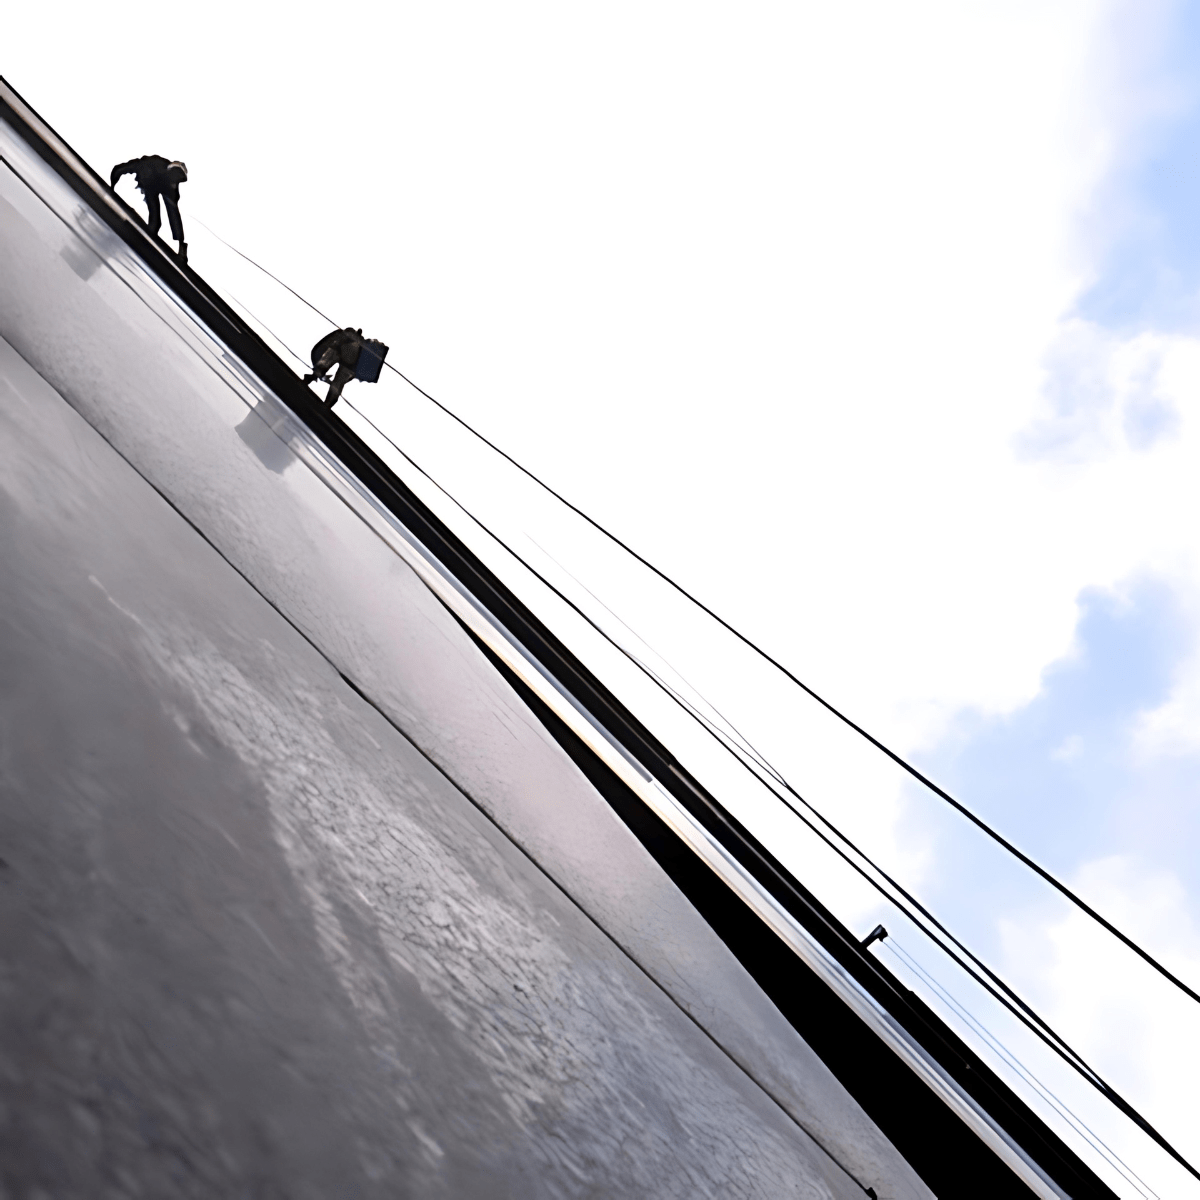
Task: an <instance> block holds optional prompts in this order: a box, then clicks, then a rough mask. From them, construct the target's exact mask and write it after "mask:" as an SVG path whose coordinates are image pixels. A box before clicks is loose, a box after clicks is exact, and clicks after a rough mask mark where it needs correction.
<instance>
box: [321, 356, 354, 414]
mask: <svg viewBox="0 0 1200 1200" xmlns="http://www.w3.org/2000/svg"><path fill="white" fill-rule="evenodd" d="M353 378H354V368H353V367H347V366H345V365H339V366H338V369H337V374H336V375H335V376H334V377H333V382H332V383H331V384H330V385H329V391H327V392H326V393H325V407H326V408H332V407H333V406H334V405H335V404H336V403H337V402H338V398H339V397H340V396H341V394H342V388H344V387H345V386H346V384H348V383H349V382H350V380H352V379H353Z"/></svg>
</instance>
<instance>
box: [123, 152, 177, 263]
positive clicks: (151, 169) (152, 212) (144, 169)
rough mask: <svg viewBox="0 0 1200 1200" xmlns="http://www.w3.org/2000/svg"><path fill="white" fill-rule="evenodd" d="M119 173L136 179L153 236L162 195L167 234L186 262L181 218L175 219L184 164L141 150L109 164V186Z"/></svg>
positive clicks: (155, 231) (157, 222) (157, 228)
mask: <svg viewBox="0 0 1200 1200" xmlns="http://www.w3.org/2000/svg"><path fill="white" fill-rule="evenodd" d="M122 175H132V176H133V177H134V178H135V179H136V180H137V185H138V190H139V191H140V192H141V193H142V195H143V196H144V197H145V198H146V212H147V218H146V223H147V224H148V225H149V226H150V232H151V233H152V234H153V235H154V236H155V237H158V231H159V228H160V227H161V226H162V215H161V213H160V212H159V208H158V200H159V197H160V196H161V197H162V202H163V204H165V205H166V208H167V220H168V221H169V222H170V223H171V236H172V237H173V238H174V239H175V240H176V241H177V242H178V243H179V257H180V258H181V259H182V260H183V261H184V262H187V242H185V241H184V240H183V222H182V221H181V220H180V219H179V185H180V184H181V183H186V182H187V167H186V166H185V165H184V164H183V163H181V162H171V160H170V159H167V158H163V156H162V155H161V154H145V155H143V156H142V157H141V158H131V159H130V160H129V161H128V162H124V163H119V164H118V165H117V166H115V167H113V169H112V175H111V177H110V180H109V182H110V183H111V184H112V186H113V187H116V186H117V180H118V179H120V178H121V176H122Z"/></svg>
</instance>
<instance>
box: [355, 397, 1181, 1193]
mask: <svg viewBox="0 0 1200 1200" xmlns="http://www.w3.org/2000/svg"><path fill="white" fill-rule="evenodd" d="M343 401H344V402H345V404H346V405H347V406H348V407H349V408H350V409H351V411H352V412H354V413H356V414H357V415H358V416H359V417H360V418H361V419H362V420H363V421H365V422H366V423H367V424H368V425H370V427H371V428H372V429H373V430H375V432H376V433H377V434H378V435H379V436H380V437H381V438H383V440H384V441H386V442H387V443H388V445H389V446H391V447H392V448H393V449H394V450H395V451H396V453H397V454H399V455H400V456H401V457H402V458H404V460H405V461H406V462H407V463H409V465H410V466H412V467H413V469H414V470H416V471H418V472H419V473H420V474H421V475H422V476H424V477H425V478H426V479H427V480H429V482H430V483H431V484H433V486H434V487H435V488H437V490H438V491H439V492H441V493H442V494H443V495H444V496H445V497H446V498H447V499H448V500H449V501H450V502H451V503H452V504H454V505H455V506H456V507H457V508H458V509H459V510H460V511H461V512H462V513H463V514H464V515H465V516H466V517H468V518H469V519H470V520H471V521H472V522H474V523H475V524H476V525H478V526H479V528H480V529H482V530H483V532H484V533H485V534H487V536H488V537H490V538H491V539H492V540H493V541H494V542H496V544H497V545H499V546H501V547H502V548H503V549H504V550H505V551H506V552H507V553H508V554H509V555H511V556H512V557H513V558H514V559H515V560H516V561H517V562H519V563H520V564H521V566H523V567H524V568H525V569H526V570H527V571H528V572H529V573H530V574H531V575H533V576H534V578H535V579H537V580H538V581H539V582H541V583H542V584H543V585H544V586H545V587H546V588H548V589H549V590H550V591H551V592H552V593H553V594H554V595H555V596H557V597H558V598H559V599H560V600H561V601H562V602H563V603H564V604H566V605H567V606H568V607H569V608H571V609H572V610H573V611H574V612H575V613H576V614H577V615H578V616H579V617H580V618H581V619H582V620H584V621H585V622H587V624H588V625H590V626H591V627H592V628H593V629H594V630H595V631H596V632H597V633H598V634H599V635H600V636H601V637H602V638H604V639H605V640H606V641H607V642H609V644H610V645H612V646H613V647H614V648H615V649H616V650H618V651H619V652H620V653H621V654H623V655H624V656H625V657H626V658H627V659H629V661H630V662H632V663H633V664H634V665H635V666H636V667H637V668H638V669H639V670H641V671H642V672H643V673H644V674H645V675H646V676H647V677H648V678H650V679H651V680H652V681H653V682H655V683H656V684H657V685H658V686H659V687H660V688H662V690H663V691H664V692H665V693H666V694H667V695H669V696H670V697H671V698H672V699H673V700H675V702H676V703H677V704H679V705H680V707H682V708H683V709H684V711H685V712H687V713H689V715H691V716H692V718H693V719H694V720H696V721H697V722H699V723H700V725H701V726H702V727H703V728H704V729H706V730H707V732H708V733H709V735H710V736H711V737H713V738H714V739H715V740H717V741H718V742H719V743H720V744H721V745H722V746H723V747H724V748H725V750H726V751H727V752H728V753H729V754H731V755H733V757H734V758H735V759H736V760H737V761H738V762H739V763H741V765H742V766H743V767H744V768H745V769H746V770H748V771H751V773H752V774H754V776H755V778H757V779H758V780H759V782H761V783H762V784H763V786H764V787H766V788H767V789H768V790H769V791H770V792H771V793H772V795H774V796H775V797H776V798H777V799H778V800H780V801H781V802H782V803H783V804H785V805H786V806H787V808H788V809H789V810H790V811H791V812H792V813H794V814H795V816H796V817H797V818H799V820H800V821H802V822H803V823H804V824H805V825H806V826H807V827H808V828H809V829H810V830H811V831H812V832H813V833H815V834H816V835H817V837H819V838H820V839H821V840H822V841H823V842H824V843H825V844H826V845H827V846H828V847H829V848H830V849H831V850H833V852H834V853H835V854H837V855H838V856H839V857H840V858H841V859H842V860H843V861H844V862H845V863H846V864H847V865H848V866H849V867H850V868H851V869H852V870H854V871H856V872H857V873H858V874H859V875H861V876H862V878H863V879H865V880H866V881H867V882H868V883H869V884H870V885H871V886H872V887H874V888H875V890H876V891H878V892H879V894H880V895H882V896H883V897H884V898H885V899H886V900H887V901H888V902H889V903H890V904H892V905H894V906H895V907H896V908H897V909H899V911H900V912H902V913H903V914H904V916H905V917H906V918H907V919H908V920H909V921H911V922H912V924H913V925H914V926H915V927H916V928H917V929H919V930H920V931H921V932H922V933H923V934H925V936H926V937H928V938H929V940H930V941H931V942H933V944H934V945H936V946H937V947H938V948H939V949H940V950H941V951H942V952H943V953H944V954H946V955H947V956H948V957H950V958H951V959H952V960H953V961H954V962H955V963H957V964H958V966H960V967H961V968H962V969H963V970H964V971H965V972H966V973H967V974H968V975H970V976H971V978H972V979H974V980H975V982H976V983H978V984H979V985H980V986H981V987H982V988H983V989H984V990H985V991H987V992H988V994H989V995H991V996H992V998H993V999H995V1000H997V1001H998V1002H999V1003H1000V1004H1001V1005H1002V1006H1003V1007H1004V1008H1005V1009H1007V1010H1008V1011H1009V1012H1010V1013H1011V1014H1012V1015H1013V1016H1015V1017H1016V1018H1017V1019H1018V1020H1019V1021H1020V1022H1021V1023H1022V1024H1023V1025H1025V1026H1026V1028H1028V1029H1029V1030H1030V1031H1031V1032H1032V1033H1033V1034H1034V1035H1035V1036H1036V1037H1038V1038H1039V1039H1040V1040H1041V1041H1042V1042H1044V1043H1045V1044H1046V1045H1047V1046H1048V1047H1049V1048H1050V1049H1051V1050H1053V1051H1054V1052H1055V1053H1056V1054H1057V1055H1058V1056H1059V1057H1060V1058H1061V1059H1062V1060H1063V1061H1064V1062H1065V1063H1067V1065H1068V1066H1070V1067H1072V1068H1073V1069H1074V1070H1075V1071H1076V1072H1077V1073H1078V1074H1079V1075H1080V1076H1082V1078H1084V1079H1085V1080H1086V1081H1087V1082H1088V1083H1090V1084H1091V1085H1092V1087H1094V1088H1095V1089H1096V1090H1097V1091H1098V1092H1099V1093H1100V1094H1101V1095H1102V1096H1104V1098H1105V1099H1106V1100H1108V1101H1109V1103H1110V1104H1112V1105H1113V1106H1114V1107H1115V1108H1117V1109H1118V1110H1119V1111H1120V1112H1122V1113H1123V1114H1124V1115H1125V1116H1127V1117H1128V1118H1129V1119H1130V1120H1131V1121H1133V1122H1134V1124H1135V1125H1137V1126H1138V1128H1140V1129H1141V1130H1142V1131H1143V1132H1144V1133H1145V1134H1147V1136H1149V1137H1150V1138H1151V1139H1152V1140H1153V1141H1154V1142H1156V1143H1157V1144H1158V1145H1159V1146H1160V1147H1161V1148H1162V1149H1163V1150H1165V1151H1166V1152H1167V1153H1168V1154H1169V1155H1170V1156H1171V1157H1172V1158H1173V1159H1175V1161H1176V1162H1178V1163H1179V1164H1180V1165H1181V1166H1182V1167H1183V1168H1184V1169H1185V1170H1187V1171H1188V1172H1189V1173H1190V1174H1192V1175H1193V1176H1195V1177H1196V1178H1197V1179H1200V1171H1197V1169H1196V1168H1195V1167H1193V1166H1192V1164H1191V1163H1190V1162H1188V1160H1187V1159H1186V1158H1184V1157H1183V1155H1182V1154H1181V1153H1180V1152H1179V1151H1178V1150H1176V1149H1175V1147H1174V1146H1172V1145H1171V1143H1170V1142H1168V1141H1167V1139H1166V1138H1165V1137H1164V1136H1163V1135H1162V1134H1161V1133H1159V1132H1158V1130H1157V1129H1155V1127H1154V1126H1153V1125H1151V1124H1150V1122H1149V1121H1148V1120H1147V1119H1146V1118H1145V1117H1143V1116H1142V1114H1141V1113H1140V1112H1138V1111H1137V1109H1135V1108H1134V1107H1133V1105H1131V1104H1130V1103H1129V1101H1127V1100H1126V1099H1125V1098H1124V1097H1123V1096H1122V1095H1121V1094H1120V1093H1119V1092H1118V1091H1117V1090H1116V1089H1115V1088H1114V1087H1112V1085H1111V1084H1109V1083H1107V1082H1106V1081H1105V1080H1104V1079H1103V1078H1102V1077H1101V1076H1100V1074H1099V1073H1098V1072H1097V1071H1096V1070H1095V1069H1094V1068H1093V1067H1091V1066H1089V1065H1088V1063H1087V1062H1086V1061H1085V1060H1084V1058H1083V1057H1082V1056H1081V1055H1080V1054H1079V1053H1078V1052H1077V1051H1075V1050H1073V1049H1072V1048H1071V1046H1070V1045H1069V1044H1068V1043H1067V1042H1066V1041H1065V1040H1064V1039H1063V1038H1062V1037H1061V1035H1059V1034H1058V1033H1056V1032H1055V1030H1054V1029H1053V1028H1051V1026H1050V1025H1049V1024H1047V1023H1046V1021H1044V1020H1043V1019H1042V1018H1041V1017H1040V1016H1039V1015H1038V1014H1037V1013H1036V1012H1035V1011H1034V1010H1033V1009H1032V1008H1031V1007H1030V1006H1029V1005H1028V1004H1026V1003H1025V1001H1024V1000H1022V999H1021V997H1020V996H1018V995H1017V993H1016V992H1015V991H1013V989H1012V988H1011V987H1009V986H1008V984H1006V983H1005V982H1004V981H1003V980H1002V979H1001V978H1000V977H999V976H998V975H997V974H996V973H995V972H994V971H992V970H991V968H990V967H988V966H987V965H986V964H985V963H984V962H982V961H981V960H980V959H979V958H978V957H977V956H976V955H975V954H974V953H973V952H972V951H971V950H969V949H968V948H967V947H966V946H965V945H964V944H963V943H962V942H960V941H959V939H958V938H956V937H955V936H954V935H953V934H952V933H950V932H949V930H947V929H946V927H945V926H944V925H942V923H941V922H940V921H939V920H938V919H937V918H936V917H934V916H933V915H932V914H931V913H930V912H929V910H928V909H926V908H925V906H924V905H922V904H921V903H920V902H919V901H918V900H916V899H915V897H913V896H912V895H911V894H910V893H909V892H908V891H907V890H906V889H905V888H903V887H902V886H901V885H900V884H898V883H896V881H895V880H894V879H892V877H891V876H890V875H889V874H888V873H887V872H886V871H884V870H883V869H882V868H881V867H879V866H878V865H877V864H875V863H874V862H873V861H872V860H871V858H870V857H869V856H868V855H867V854H865V853H864V852H863V851H862V850H860V849H859V848H858V847H857V846H856V845H855V844H854V843H853V842H852V841H851V840H850V839H849V838H848V837H847V836H846V835H845V834H843V833H841V832H840V831H839V830H837V828H836V827H835V826H834V825H833V824H832V823H831V822H829V821H828V820H827V819H826V818H825V817H823V816H821V814H820V813H819V812H817V810H816V809H815V808H813V806H812V805H811V804H810V803H809V802H808V801H806V800H804V799H803V798H802V797H801V796H800V795H799V793H797V792H796V791H795V789H793V788H792V787H791V785H790V784H788V783H787V782H786V780H782V776H779V775H778V772H776V771H775V769H774V768H773V767H770V765H769V764H766V763H765V760H761V761H762V762H763V763H764V764H765V766H766V768H767V769H769V770H770V771H771V773H772V774H773V775H775V776H776V777H777V778H780V779H781V780H782V784H783V786H784V787H785V788H787V790H788V791H790V792H791V793H792V794H793V795H794V796H796V798H797V799H798V800H800V802H801V803H802V804H804V806H805V807H806V808H808V809H809V810H810V811H812V812H813V813H814V815H815V816H817V817H818V819H819V820H821V822H822V823H823V824H825V825H826V826H827V827H828V828H829V829H830V830H832V831H833V832H834V833H835V834H836V836H837V837H838V838H840V839H841V840H842V841H843V842H845V844H846V845H847V846H849V847H850V848H851V849H852V850H853V851H854V853H855V854H857V855H858V856H859V857H860V858H861V859H862V860H863V861H864V862H866V863H867V864H868V865H869V866H870V867H871V868H872V869H873V870H875V871H877V872H878V873H879V874H880V875H881V876H883V878H884V879H886V880H887V881H888V883H889V884H890V885H891V886H893V887H894V888H895V889H896V890H897V891H898V892H899V893H900V894H901V895H902V896H904V897H905V898H906V899H907V900H908V901H909V902H910V903H912V904H913V905H914V907H915V908H917V910H918V911H919V912H921V913H922V914H923V915H924V916H925V917H926V918H927V919H928V920H929V921H930V922H932V924H933V925H934V926H935V927H936V928H937V929H938V930H939V931H941V932H942V933H943V934H944V935H945V936H946V937H947V938H948V939H949V940H950V941H951V942H952V943H953V944H954V945H955V946H956V947H957V948H958V949H959V950H961V951H962V952H963V954H965V955H966V956H967V958H968V959H970V962H971V963H974V964H976V965H977V967H978V968H979V970H976V969H975V968H974V967H973V966H972V965H970V963H968V962H965V961H964V960H963V959H962V958H961V957H960V956H959V954H958V953H956V952H955V950H953V949H951V948H950V947H949V946H947V945H946V944H945V942H943V941H942V939H941V938H939V937H937V936H936V935H935V934H933V933H932V932H931V931H930V930H929V929H928V928H927V927H926V926H925V925H924V924H923V923H922V922H921V921H920V920H919V919H918V918H917V917H915V916H914V915H913V913H912V912H911V911H909V909H908V908H906V907H905V905H904V904H902V903H901V902H900V901H898V900H897V899H896V898H895V896H892V895H889V894H888V892H887V890H886V889H885V888H884V887H883V886H882V885H881V884H880V883H879V882H878V880H876V879H874V878H872V876H871V875H870V874H869V873H868V872H867V871H865V870H864V869H863V868H862V866H861V865H859V864H858V863H856V862H854V861H853V859H851V857H850V856H849V855H848V854H847V853H846V852H845V851H844V850H842V849H841V848H840V847H839V846H837V845H835V844H834V843H833V842H832V841H831V840H830V838H829V837H827V836H826V835H825V834H824V833H822V832H821V830H819V829H818V828H817V827H816V826H815V825H814V824H813V823H812V822H811V821H810V820H809V819H808V818H807V817H805V815H804V814H803V813H801V812H800V811H799V810H798V809H797V808H796V806H795V805H794V804H792V803H791V802H790V801H789V800H788V799H787V797H786V796H783V795H782V794H781V793H780V792H778V791H776V789H775V788H773V787H772V786H771V785H770V784H769V783H767V782H766V780H764V779H762V777H761V776H760V775H758V774H757V772H754V771H753V769H752V768H751V767H750V765H749V763H747V762H746V760H745V759H744V758H743V756H742V754H741V753H740V752H739V748H737V747H735V746H731V745H730V744H729V742H728V740H727V739H726V738H725V737H724V736H723V735H722V733H721V732H720V730H718V729H717V728H716V727H715V726H713V725H712V723H711V722H709V721H708V720H707V719H706V718H705V717H704V716H703V714H702V713H700V712H698V711H697V710H696V709H695V708H694V707H693V706H692V705H691V704H690V703H689V702H688V701H687V700H686V698H684V697H683V696H681V695H679V694H678V693H677V692H676V691H675V689H674V688H672V687H671V686H670V685H669V684H668V683H666V682H665V681H664V680H662V679H660V678H659V676H658V675H657V674H656V673H655V672H654V671H653V670H651V669H650V668H649V667H647V666H646V665H645V664H643V663H642V662H641V661H640V660H639V659H638V658H637V657H636V656H635V655H633V654H631V653H630V652H629V650H627V649H626V648H625V647H624V646H622V645H621V644H620V643H619V642H618V641H617V640H616V639H615V638H613V637H612V636H611V635H610V634H609V633H608V632H607V631H606V630H604V629H603V628H602V627H601V626H600V625H599V624H597V622H596V621H594V620H593V619H592V618H591V617H590V616H589V615H588V614H587V613H586V612H584V611H583V609H581V608H580V607H579V605H577V604H576V603H575V602H574V601H573V600H571V598H570V597H569V596H566V595H564V593H563V592H562V591H561V590H560V589H558V588H557V587H555V586H554V584H553V583H551V582H550V581H549V580H548V579H547V578H546V577H545V576H544V575H543V574H542V573H541V572H540V571H538V570H537V568H536V567H534V566H532V565H531V564H530V563H529V562H528V561H526V559H525V558H524V557H522V556H521V555H520V554H518V553H517V551H516V550H514V549H513V548H512V547H511V546H510V545H509V544H508V543H507V542H505V541H504V539H503V538H501V537H500V536H499V534H497V533H495V532H494V531H493V530H492V529H490V528H489V527H488V526H487V525H486V524H485V523H484V522H483V521H482V520H480V519H479V518H478V517H477V516H475V514H474V513H472V512H471V511H470V510H469V509H468V508H467V507H466V506H465V505H463V504H462V503H461V501H459V500H458V499H457V498H456V497H455V496H453V495H452V494H451V493H450V492H449V491H447V489H446V488H445V487H443V486H442V485H441V484H440V483H439V482H438V481H437V480H436V479H434V477H433V476H432V475H430V474H429V472H428V471H426V470H425V469H424V468H423V467H422V466H421V465H420V464H419V463H418V462H417V461H416V460H415V459H414V458H413V457H412V456H411V455H410V454H408V453H407V452H406V451H404V450H402V449H401V448H400V447H399V446H398V445H397V444H396V443H395V442H394V441H393V440H392V439H391V438H390V437H388V435H387V434H386V433H384V432H383V430H382V429H380V428H379V426H378V425H376V424H375V422H374V421H372V420H371V418H370V417H368V416H367V415H366V414H365V413H364V412H362V410H361V409H359V408H356V407H355V406H354V405H353V404H351V403H350V401H349V400H345V398H344V397H343ZM754 753H755V756H756V757H760V756H758V754H757V751H754ZM979 971H983V972H984V974H985V975H986V976H987V979H984V978H982V977H981V976H980V974H979ZM989 981H994V985H995V986H993V983H992V982H989Z"/></svg>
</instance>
